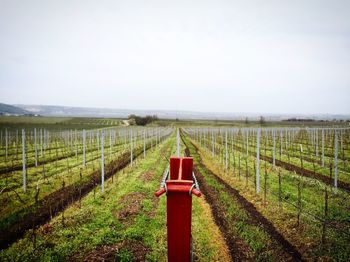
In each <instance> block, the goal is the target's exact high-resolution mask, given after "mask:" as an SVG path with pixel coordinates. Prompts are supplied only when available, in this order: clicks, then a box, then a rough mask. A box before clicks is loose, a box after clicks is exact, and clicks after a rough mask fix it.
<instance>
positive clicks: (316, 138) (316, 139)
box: [315, 129, 318, 157]
mask: <svg viewBox="0 0 350 262" xmlns="http://www.w3.org/2000/svg"><path fill="white" fill-rule="evenodd" d="M315 141H316V148H315V149H316V157H318V129H316V136H315Z"/></svg>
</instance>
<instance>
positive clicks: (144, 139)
mask: <svg viewBox="0 0 350 262" xmlns="http://www.w3.org/2000/svg"><path fill="white" fill-rule="evenodd" d="M145 157H146V130H145V129H144V130H143V158H145Z"/></svg>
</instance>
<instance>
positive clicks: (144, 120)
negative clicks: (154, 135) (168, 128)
mask: <svg viewBox="0 0 350 262" xmlns="http://www.w3.org/2000/svg"><path fill="white" fill-rule="evenodd" d="M128 119H129V122H134V123H135V124H136V125H138V126H145V125H147V124H150V123H152V122H154V121H156V120H158V117H157V116H156V115H153V116H150V115H147V116H145V117H141V116H137V115H134V114H132V115H129V117H128Z"/></svg>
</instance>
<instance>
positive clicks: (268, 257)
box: [184, 138, 301, 261]
mask: <svg viewBox="0 0 350 262" xmlns="http://www.w3.org/2000/svg"><path fill="white" fill-rule="evenodd" d="M184 139H185V141H186V144H187V146H188V148H189V150H190V152H191V153H192V156H193V157H194V161H195V164H196V171H197V174H198V180H199V181H200V183H201V185H202V188H203V186H204V187H207V190H208V192H207V193H208V195H212V198H214V199H213V205H214V206H215V205H216V208H214V209H216V211H219V212H221V213H222V215H221V216H223V217H222V218H221V219H223V220H225V221H223V223H226V224H227V225H229V226H226V227H225V230H228V232H227V234H228V235H233V236H239V237H240V238H241V239H243V240H244V241H245V242H246V243H247V244H248V246H249V248H250V250H251V251H252V252H253V254H254V259H255V260H257V261H277V260H281V259H282V260H289V259H290V258H293V259H294V260H301V255H300V254H299V252H298V251H297V250H296V249H295V248H294V247H293V246H292V245H291V244H290V243H289V242H288V241H287V240H285V239H284V237H283V236H282V235H281V234H279V233H278V231H277V230H276V229H275V228H274V227H273V225H272V223H271V222H269V221H268V220H267V219H266V218H264V217H263V216H262V215H261V214H260V213H259V212H258V211H257V210H256V209H255V208H254V206H253V205H251V204H250V203H249V202H248V201H247V200H246V199H244V198H243V197H242V196H241V195H240V194H239V192H238V191H235V190H234V189H233V188H231V187H230V186H229V185H227V184H226V183H225V182H224V181H223V180H221V179H220V178H218V177H217V176H216V175H214V174H213V173H212V172H211V171H210V170H209V169H207V168H206V167H205V166H204V165H203V164H202V160H201V159H200V156H199V155H198V154H197V152H196V151H197V149H196V148H195V147H194V146H193V145H192V144H191V143H190V142H189V141H188V140H186V138H184ZM229 248H230V249H231V250H232V252H235V251H237V246H236V247H235V246H233V247H229ZM243 255H244V254H243ZM248 258H249V257H248ZM239 259H240V258H239ZM250 259H252V258H251V257H250Z"/></svg>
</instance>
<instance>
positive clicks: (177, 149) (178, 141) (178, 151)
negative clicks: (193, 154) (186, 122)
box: [176, 129, 180, 157]
mask: <svg viewBox="0 0 350 262" xmlns="http://www.w3.org/2000/svg"><path fill="white" fill-rule="evenodd" d="M176 156H177V157H180V132H179V129H177V132H176Z"/></svg>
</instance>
